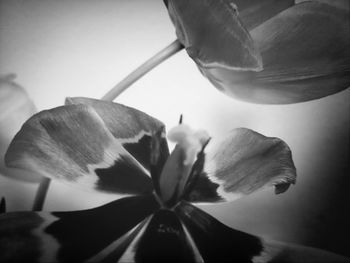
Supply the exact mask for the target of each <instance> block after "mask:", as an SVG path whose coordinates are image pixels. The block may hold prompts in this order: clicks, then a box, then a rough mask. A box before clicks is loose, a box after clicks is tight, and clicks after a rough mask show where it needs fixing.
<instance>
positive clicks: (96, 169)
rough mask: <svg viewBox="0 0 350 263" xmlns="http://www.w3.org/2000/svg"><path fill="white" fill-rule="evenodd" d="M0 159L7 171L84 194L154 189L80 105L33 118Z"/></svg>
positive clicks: (87, 108)
mask: <svg viewBox="0 0 350 263" xmlns="http://www.w3.org/2000/svg"><path fill="white" fill-rule="evenodd" d="M5 158H6V159H5V161H6V163H7V164H8V165H9V166H11V167H19V168H23V169H28V170H31V171H34V172H37V173H39V174H41V175H43V176H46V177H49V178H52V179H57V180H61V181H63V182H65V183H68V184H71V185H73V186H77V187H79V186H81V187H84V188H85V189H88V190H93V191H104V192H108V193H112V194H140V193H149V192H152V191H153V187H152V180H151V178H150V176H149V174H148V171H147V170H146V169H144V168H143V166H142V165H141V164H140V163H139V162H138V161H137V160H136V159H135V158H134V157H133V156H132V155H130V154H129V153H128V151H126V150H125V149H124V148H123V146H122V145H121V144H120V143H119V142H118V141H117V140H116V139H115V137H114V136H113V135H112V134H111V133H110V131H109V130H108V128H107V127H106V125H105V123H104V122H103V120H102V119H101V118H100V116H99V115H98V114H97V113H96V111H95V110H94V109H93V108H92V107H90V106H86V105H82V104H79V105H69V106H63V107H58V108H54V109H51V110H47V111H42V112H40V113H38V114H36V115H35V116H33V117H32V118H31V119H29V120H28V121H27V122H26V123H25V124H24V125H23V127H22V129H21V130H20V131H19V133H18V134H17V135H16V136H15V138H14V140H13V141H12V143H11V145H10V147H9V150H8V152H7V153H6V156H5Z"/></svg>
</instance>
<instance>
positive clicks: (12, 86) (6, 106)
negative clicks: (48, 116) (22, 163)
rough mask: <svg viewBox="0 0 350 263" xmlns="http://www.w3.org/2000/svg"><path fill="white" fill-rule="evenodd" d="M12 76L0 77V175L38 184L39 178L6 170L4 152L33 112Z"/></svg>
mask: <svg viewBox="0 0 350 263" xmlns="http://www.w3.org/2000/svg"><path fill="white" fill-rule="evenodd" d="M15 77H16V76H15V75H14V74H8V75H5V76H0V173H1V174H2V175H5V176H8V177H9V178H13V179H18V180H21V181H25V182H39V181H40V179H41V176H39V175H36V174H35V173H31V172H28V171H25V170H20V169H14V168H7V167H6V166H5V163H4V156H5V152H6V150H7V148H8V146H9V145H10V142H11V140H12V139H13V137H14V136H15V134H16V133H17V132H18V131H19V129H20V128H21V125H22V124H23V123H24V122H25V121H26V120H27V119H29V117H31V116H32V115H33V114H34V113H35V112H36V109H35V106H34V104H33V102H32V101H31V100H30V98H29V97H28V94H27V93H26V92H25V90H24V89H23V88H22V87H21V86H19V85H18V84H16V83H15V82H14V78H15Z"/></svg>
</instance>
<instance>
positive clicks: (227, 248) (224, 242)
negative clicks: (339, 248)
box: [176, 202, 350, 263]
mask: <svg viewBox="0 0 350 263" xmlns="http://www.w3.org/2000/svg"><path fill="white" fill-rule="evenodd" d="M176 213H177V214H178V216H179V218H180V219H181V220H182V221H183V222H184V225H185V227H186V228H187V229H188V232H189V233H190V235H191V236H192V238H193V240H194V243H195V244H196V246H197V247H198V250H199V252H200V255H201V256H202V258H203V259H204V262H206V263H207V262H213V263H216V262H240V263H244V262H246V263H281V262H283V263H300V262H307V263H328V262H334V263H336V262H337V263H341V262H342V263H349V262H350V260H349V259H348V258H345V257H343V256H340V255H337V254H333V253H330V252H326V251H323V250H319V249H315V248H310V247H305V246H299V245H293V244H287V243H282V242H277V241H271V240H264V239H262V238H260V237H257V236H253V235H250V234H248V233H244V232H241V231H238V230H235V229H233V228H230V227H228V226H226V225H224V224H222V223H221V222H219V221H218V220H216V219H215V218H213V217H212V216H210V215H209V214H207V213H205V212H203V211H202V210H200V209H198V208H197V207H195V206H193V205H191V204H188V203H184V202H183V203H181V204H180V205H179V206H178V207H177V208H176Z"/></svg>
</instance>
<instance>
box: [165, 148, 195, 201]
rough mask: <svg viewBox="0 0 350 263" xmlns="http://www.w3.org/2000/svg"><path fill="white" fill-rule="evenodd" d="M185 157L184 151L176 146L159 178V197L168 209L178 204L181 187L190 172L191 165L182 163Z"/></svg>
mask: <svg viewBox="0 0 350 263" xmlns="http://www.w3.org/2000/svg"><path fill="white" fill-rule="evenodd" d="M185 155H186V153H185V150H184V149H183V148H182V147H180V146H178V145H176V147H175V149H174V151H173V152H172V153H171V155H170V157H169V158H168V160H167V162H166V163H165V165H164V169H163V171H162V173H161V176H160V180H159V184H160V197H161V199H162V201H163V202H164V204H166V205H167V206H168V207H171V206H173V205H175V204H176V203H177V202H178V200H179V197H180V196H181V194H182V191H183V188H182V187H181V185H182V184H183V182H184V181H186V179H187V178H188V175H189V174H190V172H191V165H186V164H185V163H184V160H185V158H186V157H185Z"/></svg>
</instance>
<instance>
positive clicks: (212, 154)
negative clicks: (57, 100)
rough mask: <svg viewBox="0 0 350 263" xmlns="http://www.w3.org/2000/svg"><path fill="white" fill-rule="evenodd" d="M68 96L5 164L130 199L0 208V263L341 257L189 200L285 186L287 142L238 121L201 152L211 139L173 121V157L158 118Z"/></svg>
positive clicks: (31, 125)
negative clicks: (233, 224)
mask: <svg viewBox="0 0 350 263" xmlns="http://www.w3.org/2000/svg"><path fill="white" fill-rule="evenodd" d="M66 104H67V105H66V106H62V107H58V108H54V109H51V110H47V111H42V112H40V113H38V114H36V115H34V116H33V117H32V118H31V119H29V120H28V121H27V122H26V123H25V124H24V125H23V127H22V129H21V130H20V131H19V132H18V134H17V135H16V136H15V138H14V139H13V141H12V143H11V145H10V147H9V150H8V151H7V153H6V157H5V158H6V163H7V164H8V165H9V166H14V167H20V168H24V169H29V170H32V171H35V172H36V173H39V174H41V175H43V176H46V177H49V178H52V179H54V180H59V181H62V182H65V183H67V184H70V185H73V186H77V187H80V188H82V189H84V188H85V189H88V190H91V191H94V192H107V193H110V194H115V195H116V196H120V195H125V196H124V197H123V198H121V199H118V200H116V201H114V202H111V203H109V204H106V205H103V206H101V207H98V208H94V209H89V210H83V211H73V212H51V213H48V212H14V213H7V214H3V215H1V216H0V251H1V253H0V261H1V262H347V259H345V258H343V257H341V256H338V255H335V254H332V253H328V252H324V251H320V250H318V249H313V248H306V247H301V246H295V245H289V244H284V243H280V242H276V241H268V240H264V239H262V238H259V237H256V236H253V235H251V234H247V233H243V232H240V231H238V230H235V229H232V228H230V227H228V226H225V225H224V224H222V223H220V222H219V221H217V220H216V219H215V218H213V217H212V216H210V215H208V214H207V213H205V212H203V211H201V210H200V209H199V208H197V207H196V206H194V205H193V204H192V203H218V202H228V201H232V200H235V199H237V198H239V197H241V196H244V195H248V194H251V193H254V192H256V191H258V190H260V189H261V188H264V187H266V186H274V187H275V191H276V193H282V192H284V191H286V190H287V189H288V187H289V185H290V184H293V183H295V178H296V171H295V167H294V164H293V160H292V156H291V152H290V149H289V147H288V146H287V145H286V143H284V142H283V141H282V140H280V139H277V138H269V137H265V136H263V135H261V134H258V133H256V132H254V131H251V130H249V129H244V128H239V129H235V130H233V131H232V132H231V133H230V134H229V135H228V137H227V138H226V139H225V140H224V141H223V142H221V143H220V144H217V145H218V147H216V148H213V149H212V150H211V151H209V152H208V153H207V152H206V149H208V148H209V147H207V148H206V146H207V144H208V143H210V144H212V143H215V138H212V139H210V138H209V136H208V134H207V133H206V132H204V131H194V130H192V129H190V128H189V127H188V126H187V125H185V124H180V125H179V126H177V127H175V128H173V129H172V130H171V131H170V132H169V134H168V138H169V139H171V140H172V141H174V142H175V143H176V146H175V148H174V150H173V151H172V152H171V154H169V150H168V145H167V141H166V137H165V129H164V125H163V124H162V123H161V122H160V121H158V120H156V119H154V118H152V117H150V116H148V115H146V114H145V113H143V112H140V111H138V110H135V109H132V108H129V107H126V106H123V105H120V104H117V103H112V102H106V101H101V100H94V99H87V98H69V99H67V103H66Z"/></svg>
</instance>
